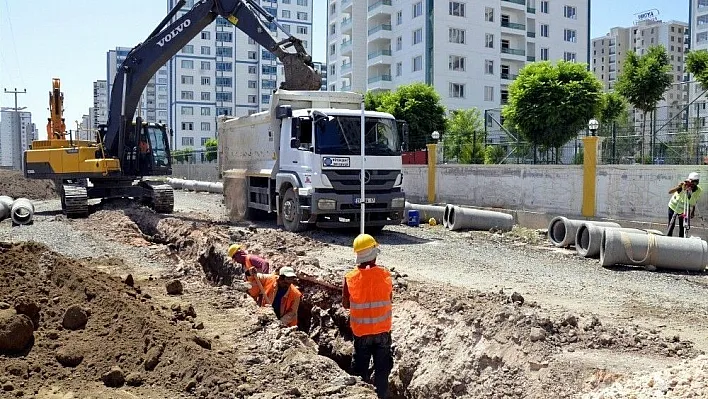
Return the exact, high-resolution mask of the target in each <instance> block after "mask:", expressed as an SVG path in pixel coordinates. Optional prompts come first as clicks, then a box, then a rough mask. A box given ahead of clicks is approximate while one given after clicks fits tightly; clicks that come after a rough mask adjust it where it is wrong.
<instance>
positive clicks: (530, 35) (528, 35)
mask: <svg viewBox="0 0 708 399" xmlns="http://www.w3.org/2000/svg"><path fill="white" fill-rule="evenodd" d="M526 37H536V32H526Z"/></svg>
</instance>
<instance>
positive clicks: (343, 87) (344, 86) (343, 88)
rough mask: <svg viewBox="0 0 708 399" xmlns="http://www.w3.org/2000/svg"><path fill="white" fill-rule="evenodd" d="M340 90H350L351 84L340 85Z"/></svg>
mask: <svg viewBox="0 0 708 399" xmlns="http://www.w3.org/2000/svg"><path fill="white" fill-rule="evenodd" d="M340 91H352V85H342V87H341V88H340Z"/></svg>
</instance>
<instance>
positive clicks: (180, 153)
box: [172, 150, 184, 163]
mask: <svg viewBox="0 0 708 399" xmlns="http://www.w3.org/2000/svg"><path fill="white" fill-rule="evenodd" d="M172 158H173V159H174V162H177V163H184V150H174V151H172Z"/></svg>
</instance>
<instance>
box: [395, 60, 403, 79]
mask: <svg viewBox="0 0 708 399" xmlns="http://www.w3.org/2000/svg"><path fill="white" fill-rule="evenodd" d="M402 74H403V63H402V62H397V63H396V76H401V75H402Z"/></svg>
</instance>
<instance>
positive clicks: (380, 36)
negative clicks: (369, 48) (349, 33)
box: [368, 24, 391, 45]
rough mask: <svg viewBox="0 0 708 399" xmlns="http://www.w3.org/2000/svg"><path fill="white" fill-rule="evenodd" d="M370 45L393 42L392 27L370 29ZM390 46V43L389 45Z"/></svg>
mask: <svg viewBox="0 0 708 399" xmlns="http://www.w3.org/2000/svg"><path fill="white" fill-rule="evenodd" d="M368 34H369V43H372V42H375V41H377V40H389V41H390V40H391V25H389V24H381V25H377V26H374V27H373V28H371V29H369V31H368ZM389 45H390V43H389Z"/></svg>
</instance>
